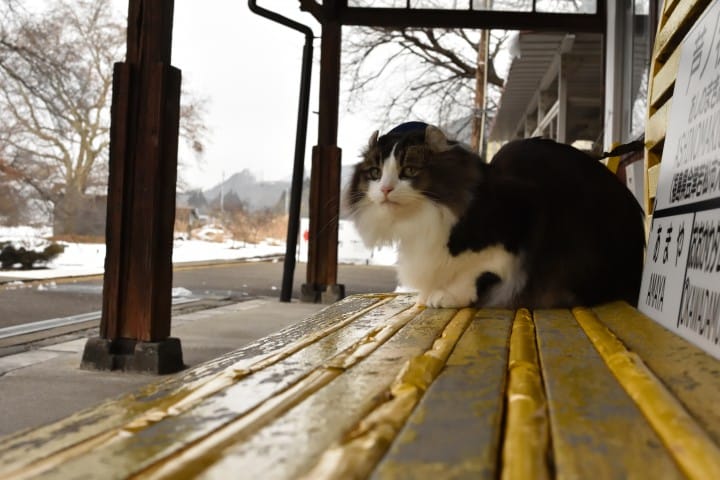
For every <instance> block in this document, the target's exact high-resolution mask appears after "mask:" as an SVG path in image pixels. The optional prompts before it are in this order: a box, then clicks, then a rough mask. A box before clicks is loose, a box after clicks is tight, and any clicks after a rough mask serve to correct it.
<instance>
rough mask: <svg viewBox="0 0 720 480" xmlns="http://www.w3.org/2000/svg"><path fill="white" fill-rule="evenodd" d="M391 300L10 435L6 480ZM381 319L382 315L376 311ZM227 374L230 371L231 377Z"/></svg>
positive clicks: (320, 316)
mask: <svg viewBox="0 0 720 480" xmlns="http://www.w3.org/2000/svg"><path fill="white" fill-rule="evenodd" d="M392 298H393V296H392V295H390V296H387V295H385V296H378V295H364V296H354V297H351V298H348V299H346V300H344V301H342V302H338V303H337V304H334V305H332V306H330V307H328V308H326V309H324V310H322V311H321V312H319V313H317V314H315V315H314V316H312V317H310V318H308V319H307V320H304V321H302V322H299V323H297V324H295V325H292V326H290V327H288V328H286V329H283V330H282V331H280V332H278V333H276V334H273V335H270V336H268V337H266V338H264V339H261V340H259V341H257V342H254V343H252V344H250V345H248V346H246V347H244V348H242V349H240V350H237V351H235V352H231V353H229V354H227V355H224V356H223V357H220V358H219V359H217V360H215V361H212V362H209V363H207V364H203V365H200V366H198V367H197V368H194V369H192V370H190V371H188V372H184V373H183V374H180V375H177V376H173V377H170V378H169V379H167V380H165V381H161V382H158V383H155V384H151V385H149V386H147V387H144V388H143V389H141V390H140V391H138V392H136V393H133V394H130V395H126V396H124V397H121V398H119V399H113V400H110V401H108V402H105V403H104V404H101V405H100V406H98V407H95V408H91V409H88V410H85V411H83V412H79V413H77V414H75V415H73V416H71V417H68V418H67V419H64V420H61V421H58V422H56V423H53V424H50V425H48V426H46V427H41V428H39V429H37V430H33V431H32V432H30V433H26V434H19V435H16V436H12V437H8V438H5V439H3V441H2V442H0V452H2V455H0V476H2V475H3V474H4V473H6V472H8V471H11V470H17V469H18V468H21V467H23V466H26V465H29V464H32V463H34V462H38V461H44V460H46V459H47V458H49V457H51V456H52V455H55V454H57V453H59V452H63V451H67V450H68V449H69V448H71V447H73V446H74V445H78V444H82V443H84V442H88V441H89V440H90V439H93V438H97V437H100V436H104V435H105V436H107V435H108V432H114V431H116V430H117V429H120V428H122V427H123V426H124V425H126V424H128V423H130V422H132V421H134V420H136V419H137V418H138V416H141V415H143V414H144V412H146V411H150V410H153V409H156V408H162V407H166V406H167V405H168V403H171V402H173V401H179V400H181V399H183V398H186V397H188V396H189V395H192V394H194V393H196V392H197V391H198V390H200V389H202V388H206V386H207V384H208V382H209V381H211V380H214V379H216V378H217V377H218V376H225V375H230V376H232V375H233V373H232V372H235V371H243V370H251V369H253V368H254V367H253V366H254V365H258V364H260V363H265V364H267V362H268V360H269V359H273V358H275V359H277V360H280V359H282V358H286V357H287V356H289V355H292V354H293V353H294V352H296V351H298V350H299V349H301V348H303V347H304V346H306V345H307V344H308V341H314V340H318V339H320V338H322V337H324V336H326V335H329V334H331V333H332V332H334V331H336V330H337V329H338V328H339V327H341V326H342V325H344V324H347V323H348V322H351V321H353V320H354V319H355V318H357V316H358V314H359V313H360V314H362V312H363V311H365V310H366V309H367V308H369V307H372V306H375V305H378V304H382V303H385V302H387V301H388V300H391V299H392ZM375 314H376V315H378V314H379V315H381V314H382V312H381V311H377V312H375ZM226 372H227V373H226Z"/></svg>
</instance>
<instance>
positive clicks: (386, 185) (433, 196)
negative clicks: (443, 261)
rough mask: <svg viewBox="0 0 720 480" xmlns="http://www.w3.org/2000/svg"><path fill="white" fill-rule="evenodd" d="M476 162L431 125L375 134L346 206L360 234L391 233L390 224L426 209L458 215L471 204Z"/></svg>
mask: <svg viewBox="0 0 720 480" xmlns="http://www.w3.org/2000/svg"><path fill="white" fill-rule="evenodd" d="M478 161H479V159H478V158H477V156H475V155H473V154H472V153H470V152H468V151H467V150H465V149H463V148H462V147H459V146H457V145H456V143H455V142H449V141H448V140H447V138H446V137H445V135H444V134H443V133H442V132H441V131H440V130H439V129H437V128H436V127H433V126H428V127H427V128H426V129H425V130H424V131H423V130H419V131H413V132H408V133H401V134H388V135H383V136H381V137H379V138H378V134H377V132H375V133H374V134H373V135H372V136H371V137H370V141H369V143H368V146H367V148H366V149H365V151H364V152H363V157H362V161H361V162H360V163H358V164H357V165H356V167H355V172H354V174H353V177H352V180H351V181H350V184H349V185H348V187H347V189H346V191H345V198H344V202H345V206H346V208H347V209H348V210H349V212H350V213H351V214H352V215H353V217H354V218H355V221H356V225H357V226H358V230H360V234H361V235H363V233H364V232H363V231H362V229H363V228H365V229H378V228H383V229H384V230H388V229H392V228H393V222H398V221H402V220H408V219H410V218H412V217H413V216H414V215H418V214H419V212H422V211H423V210H426V209H428V208H444V209H448V210H449V211H451V212H452V213H453V214H455V216H459V215H460V214H462V212H463V211H464V208H465V207H466V205H467V203H468V202H469V200H470V198H469V195H470V194H469V191H470V188H469V185H470V184H472V183H474V181H475V180H476V179H477V168H475V167H476V166H477V163H478ZM381 225H382V227H380V226H381ZM388 234H389V232H388Z"/></svg>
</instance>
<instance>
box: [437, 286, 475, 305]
mask: <svg viewBox="0 0 720 480" xmlns="http://www.w3.org/2000/svg"><path fill="white" fill-rule="evenodd" d="M474 300H475V299H474V298H465V297H463V296H458V295H454V294H452V293H450V292H448V291H447V290H435V291H433V292H430V294H429V295H427V297H426V299H425V305H426V306H428V307H431V308H463V307H467V306H470V305H471V304H472V303H473V301H474Z"/></svg>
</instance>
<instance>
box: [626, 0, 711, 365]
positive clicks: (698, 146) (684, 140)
mask: <svg viewBox="0 0 720 480" xmlns="http://www.w3.org/2000/svg"><path fill="white" fill-rule="evenodd" d="M681 49H682V50H681V52H680V66H679V69H678V74H677V78H676V81H675V90H674V92H673V98H672V105H671V107H670V115H669V120H668V127H667V134H666V137H665V146H664V149H663V157H662V163H661V167H660V179H659V182H658V191H657V196H656V201H655V211H654V214H653V222H652V228H651V231H650V236H649V239H648V248H647V259H646V262H645V269H644V272H643V281H642V285H641V289H640V299H639V302H638V306H639V308H640V310H641V311H642V312H644V313H645V314H647V315H648V316H649V317H651V318H653V319H654V320H656V321H657V322H659V323H660V324H662V325H664V326H665V327H666V328H668V329H670V330H672V331H674V332H676V333H678V334H679V335H681V336H682V337H684V338H686V339H687V340H689V341H691V342H692V343H694V344H696V345H698V346H699V347H701V348H702V349H704V350H705V351H707V352H708V353H710V354H711V355H713V356H715V357H716V358H719V359H720V2H712V4H711V5H710V6H709V7H708V9H707V10H706V11H705V13H704V14H703V16H702V17H701V18H700V19H699V20H698V22H697V23H696V24H695V26H694V27H693V28H692V30H690V32H689V33H688V34H687V36H686V37H685V40H684V41H683V44H682V46H681Z"/></svg>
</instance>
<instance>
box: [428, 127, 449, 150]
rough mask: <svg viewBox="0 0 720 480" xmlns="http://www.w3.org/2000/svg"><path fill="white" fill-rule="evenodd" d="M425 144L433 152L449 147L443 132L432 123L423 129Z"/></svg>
mask: <svg viewBox="0 0 720 480" xmlns="http://www.w3.org/2000/svg"><path fill="white" fill-rule="evenodd" d="M425 144H426V145H427V146H428V147H430V150H432V151H434V152H443V151H445V150H449V149H450V145H448V141H447V137H446V136H445V134H444V133H443V132H442V130H440V129H439V128H437V127H433V126H432V125H428V126H427V128H426V129H425Z"/></svg>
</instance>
